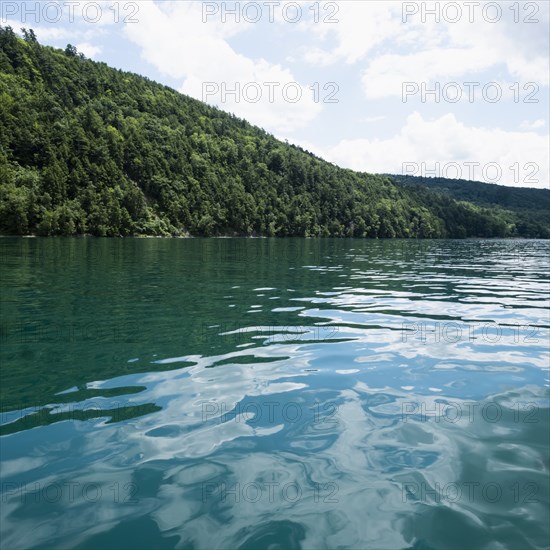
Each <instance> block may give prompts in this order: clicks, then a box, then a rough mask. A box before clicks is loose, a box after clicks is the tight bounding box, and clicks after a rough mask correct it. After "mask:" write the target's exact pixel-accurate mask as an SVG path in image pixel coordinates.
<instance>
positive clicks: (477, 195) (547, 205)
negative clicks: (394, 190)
mask: <svg viewBox="0 0 550 550" xmlns="http://www.w3.org/2000/svg"><path fill="white" fill-rule="evenodd" d="M390 177H391V179H392V180H393V181H395V182H397V183H399V184H402V185H406V186H413V187H418V186H422V187H427V188H429V189H432V190H435V191H436V192H438V193H444V194H446V195H449V196H451V197H453V198H455V199H457V200H460V201H468V202H473V203H476V204H479V205H482V206H485V207H496V208H502V209H506V210H511V211H513V213H514V215H513V217H512V218H511V219H513V220H514V223H515V225H516V227H517V231H518V233H519V234H521V235H536V236H541V237H546V238H548V237H549V232H548V228H549V227H550V190H548V189H532V188H531V189H530V188H521V187H507V186H504V185H494V184H492V183H482V182H479V181H468V180H450V179H446V178H432V177H420V176H390Z"/></svg>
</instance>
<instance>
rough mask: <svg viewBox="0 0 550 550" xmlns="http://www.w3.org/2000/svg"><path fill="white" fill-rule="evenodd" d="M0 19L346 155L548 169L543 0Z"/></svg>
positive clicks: (85, 5) (20, 5) (540, 176)
mask: <svg viewBox="0 0 550 550" xmlns="http://www.w3.org/2000/svg"><path fill="white" fill-rule="evenodd" d="M0 17H1V19H2V24H4V25H5V24H10V25H11V26H13V27H14V28H15V29H20V28H21V27H27V28H33V29H35V32H36V33H37V35H38V38H39V40H40V41H41V42H42V43H45V44H50V45H52V46H57V47H65V45H66V44H67V43H71V44H73V45H76V46H77V48H78V49H79V51H81V52H83V53H84V54H85V55H86V56H87V57H90V58H92V59H95V60H98V61H104V62H106V63H108V64H109V65H111V66H114V67H118V68H122V69H125V70H130V71H134V72H136V73H139V74H143V75H146V76H148V77H150V78H152V79H154V80H156V81H159V82H162V83H164V84H167V85H169V86H171V87H173V88H175V89H177V90H179V91H181V92H183V93H186V94H189V95H191V96H193V97H195V98H197V99H201V100H205V101H207V102H208V103H210V104H213V105H218V106H219V107H220V108H222V109H225V110H227V111H229V112H233V113H235V114H237V115H238V116H242V117H244V118H246V119H247V120H249V121H250V122H252V123H254V124H257V125H259V126H262V127H263V128H265V129H266V130H268V131H269V132H271V133H273V134H274V135H275V136H277V137H279V138H281V139H287V140H288V141H290V142H293V143H297V144H300V145H302V146H303V147H304V148H306V149H308V150H310V151H313V152H315V153H317V154H319V155H320V156H322V157H324V158H326V159H327V160H330V161H332V162H334V163H336V164H339V165H341V166H345V167H349V168H354V169H357V170H362V171H368V172H389V173H410V174H416V175H422V174H426V175H439V176H446V177H451V178H454V177H457V176H462V177H463V178H464V179H477V180H482V181H488V182H494V183H500V184H504V185H517V186H524V187H548V184H549V181H550V180H549V158H548V150H549V148H550V141H549V72H550V66H549V36H550V33H549V3H548V2H546V1H542V2H528V1H527V2H526V1H520V2H512V1H509V2H503V1H498V2H496V1H495V2H487V1H477V2H401V1H386V2H373V1H370V0H350V1H337V2H313V1H307V2H306V1H298V2H286V1H281V2H276V1H273V2H268V1H266V2H196V1H189V0H182V1H176V2H174V1H168V0H166V1H155V0H140V1H136V2H126V1H120V2H117V1H114V0H110V1H99V2H76V1H72V2H69V1H50V2H40V3H39V2H36V1H27V2H8V1H3V2H2V3H0ZM231 90H233V93H231ZM430 91H431V93H430ZM423 92H425V93H424V94H423Z"/></svg>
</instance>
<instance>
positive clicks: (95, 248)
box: [0, 238, 550, 550]
mask: <svg viewBox="0 0 550 550" xmlns="http://www.w3.org/2000/svg"><path fill="white" fill-rule="evenodd" d="M549 253H550V243H549V242H543V241H414V242H410V241H368V240H331V239H329V240H306V239H288V240H271V239H257V240H256V239H255V240H245V239H204V240H199V239H188V240H159V239H125V240H122V239H121V240H108V239H68V238H67V239H49V240H48V239H19V238H13V239H12V238H4V239H0V255H1V263H2V273H1V281H2V302H1V313H2V324H1V344H2V346H1V356H0V360H1V363H0V368H1V370H0V376H1V379H0V382H1V385H0V391H1V404H2V409H1V417H0V451H1V499H2V501H1V512H0V528H1V533H0V534H1V541H2V548H5V549H10V550H16V549H20V548H56V549H57V548H89V549H94V550H96V549H100V548H108V549H122V548H128V549H130V548H131V549H138V548H144V549H153V548H155V549H156V548H185V549H188V550H190V549H208V550H209V549H236V548H247V549H270V550H275V549H279V548H280V549H285V550H287V549H295V548H307V549H321V548H354V549H373V550H383V549H384V550H385V549H406V548H407V549H413V548H414V549H416V550H429V549H437V550H442V549H457V550H465V549H470V550H474V549H481V548H483V549H488V550H501V549H513V550H520V549H521V550H526V549H542V548H548V546H549V534H550V527H549V516H548V507H549V481H548V479H549V469H550V461H549V455H550V450H549V401H548V397H549V389H548V388H549V385H550V384H549V372H548V365H549V348H548V346H549V329H550V320H549V308H548V305H549V303H548V300H549V290H550V282H549V278H548V269H549V264H548V259H549Z"/></svg>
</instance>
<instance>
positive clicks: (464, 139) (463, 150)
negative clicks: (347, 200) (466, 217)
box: [315, 112, 550, 187]
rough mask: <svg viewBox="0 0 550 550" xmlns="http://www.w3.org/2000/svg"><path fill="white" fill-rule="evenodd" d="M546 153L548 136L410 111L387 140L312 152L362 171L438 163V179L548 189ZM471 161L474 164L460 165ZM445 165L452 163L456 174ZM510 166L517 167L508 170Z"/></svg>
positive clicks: (395, 170) (353, 142)
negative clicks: (444, 178) (490, 127)
mask: <svg viewBox="0 0 550 550" xmlns="http://www.w3.org/2000/svg"><path fill="white" fill-rule="evenodd" d="M548 150H549V138H548V136H540V135H538V134H536V133H534V132H506V131H504V130H501V129H498V128H497V129H489V128H482V127H468V126H465V125H464V124H462V123H461V122H459V121H458V120H457V119H456V118H455V116H454V115H452V114H447V115H444V116H442V117H440V118H438V119H435V120H425V119H424V118H423V117H422V116H421V115H420V114H419V113H416V112H415V113H413V114H411V115H410V116H409V117H408V118H407V121H406V124H405V126H404V127H403V128H402V129H401V131H400V132H399V133H398V134H396V135H394V136H393V137H391V138H389V139H384V140H379V139H370V140H369V139H355V140H343V141H341V142H340V143H338V144H337V145H335V146H334V147H331V148H326V149H324V150H321V149H319V148H316V149H315V152H316V154H319V155H320V156H323V157H324V158H326V159H327V160H329V161H331V162H334V163H336V164H339V165H341V166H344V167H347V168H352V169H355V170H359V171H365V172H378V173H395V174H401V173H403V169H404V168H403V163H416V164H417V165H418V170H419V171H420V170H421V169H422V163H425V169H427V170H436V169H437V165H436V163H439V169H438V172H439V175H440V176H442V177H450V178H455V177H457V176H461V177H462V178H464V179H470V178H469V175H470V174H473V176H474V178H472V179H477V180H482V181H483V180H484V181H489V182H493V183H499V184H502V185H515V186H521V187H548V183H549V181H550V180H549V166H548ZM471 162H474V163H479V165H477V166H472V167H469V165H468V164H465V163H471ZM450 163H458V165H459V166H458V169H459V170H460V173H459V172H458V171H457V169H456V167H453V165H451V164H450ZM491 163H496V164H498V166H499V167H500V170H501V177H500V180H499V181H495V179H496V175H497V174H498V171H497V169H496V168H494V167H493V166H492V165H491ZM515 163H519V164H518V165H517V166H516V168H515V169H514V168H511V167H512V166H513V165H514V164H515ZM470 170H472V172H470ZM484 171H485V174H486V175H487V176H488V177H486V178H484V177H483V174H484ZM417 175H420V174H417ZM514 180H516V181H514ZM535 180H538V181H535Z"/></svg>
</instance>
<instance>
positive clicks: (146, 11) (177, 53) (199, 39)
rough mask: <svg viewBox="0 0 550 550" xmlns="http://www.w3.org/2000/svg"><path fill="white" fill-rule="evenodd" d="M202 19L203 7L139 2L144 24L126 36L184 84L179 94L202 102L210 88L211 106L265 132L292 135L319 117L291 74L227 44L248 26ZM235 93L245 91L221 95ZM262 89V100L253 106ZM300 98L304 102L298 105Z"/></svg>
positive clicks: (133, 27) (317, 107) (131, 27)
mask: <svg viewBox="0 0 550 550" xmlns="http://www.w3.org/2000/svg"><path fill="white" fill-rule="evenodd" d="M202 16H203V14H202V5H201V3H200V2H165V3H162V5H160V4H155V3H153V2H152V1H148V2H141V3H140V23H139V24H135V25H128V26H126V28H125V32H126V34H127V36H128V37H129V38H130V40H132V41H133V42H135V43H136V44H137V45H138V46H139V47H140V48H141V51H142V56H143V57H144V59H146V60H147V61H148V62H150V63H152V64H153V65H154V66H155V67H157V68H158V69H159V70H160V71H161V72H163V73H165V74H167V75H170V76H171V77H173V78H182V79H184V81H183V85H182V87H181V90H180V91H181V92H183V93H186V94H188V95H191V96H193V97H195V98H197V99H200V100H203V99H206V96H203V90H204V89H206V88H204V87H205V86H206V85H208V86H209V88H208V89H209V90H216V89H217V90H218V93H216V94H213V95H211V96H208V99H209V103H211V104H216V105H218V106H219V107H221V108H223V109H224V110H227V111H231V112H234V113H235V114H237V115H238V116H241V117H244V118H246V119H247V120H249V121H250V122H252V123H254V124H258V125H260V126H263V127H264V128H266V129H267V130H270V131H275V132H292V131H293V130H295V129H297V128H302V127H304V126H305V125H307V123H308V122H310V121H311V120H312V119H314V118H315V117H316V116H317V115H318V114H319V112H320V111H321V109H322V107H321V105H320V104H318V103H315V102H314V98H313V94H312V92H311V91H309V90H308V89H307V87H306V86H304V85H302V84H299V89H295V88H294V83H295V82H296V81H297V78H296V77H295V76H294V75H293V74H292V73H291V72H290V71H289V70H288V69H286V68H283V67H282V66H281V65H277V64H273V63H270V62H268V61H266V60H265V59H261V58H260V59H252V58H250V57H247V56H245V55H242V54H239V53H237V52H236V51H235V50H234V49H233V48H232V47H231V46H230V44H229V43H228V41H227V39H228V38H229V37H232V36H235V35H236V34H238V33H239V32H243V31H246V30H247V28H248V27H247V26H246V25H236V24H234V23H233V24H232V23H231V20H229V21H228V23H226V24H222V23H221V22H218V21H212V22H208V23H202ZM270 82H273V83H277V84H278V86H276V87H273V90H274V94H273V96H272V98H270V93H269V86H266V85H265V84H264V83H270ZM247 84H250V85H249V86H246V85H247ZM285 86H286V88H285ZM236 87H238V88H239V89H240V91H241V93H240V94H239V95H238V96H235V95H234V94H230V93H227V94H223V95H222V92H223V90H224V89H227V90H228V91H229V90H234V89H236ZM258 87H259V91H260V92H261V95H260V96H259V97H260V99H259V101H258V102H252V101H255V99H256V92H257V91H258ZM283 89H285V92H286V96H285V95H284V94H283V93H282V91H283ZM243 91H246V92H248V94H247V95H245V94H244V93H243ZM298 92H299V93H301V99H300V100H299V101H297V102H295V103H294V102H292V101H293V100H294V98H295V93H298ZM247 98H248V100H247ZM271 99H272V101H271Z"/></svg>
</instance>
